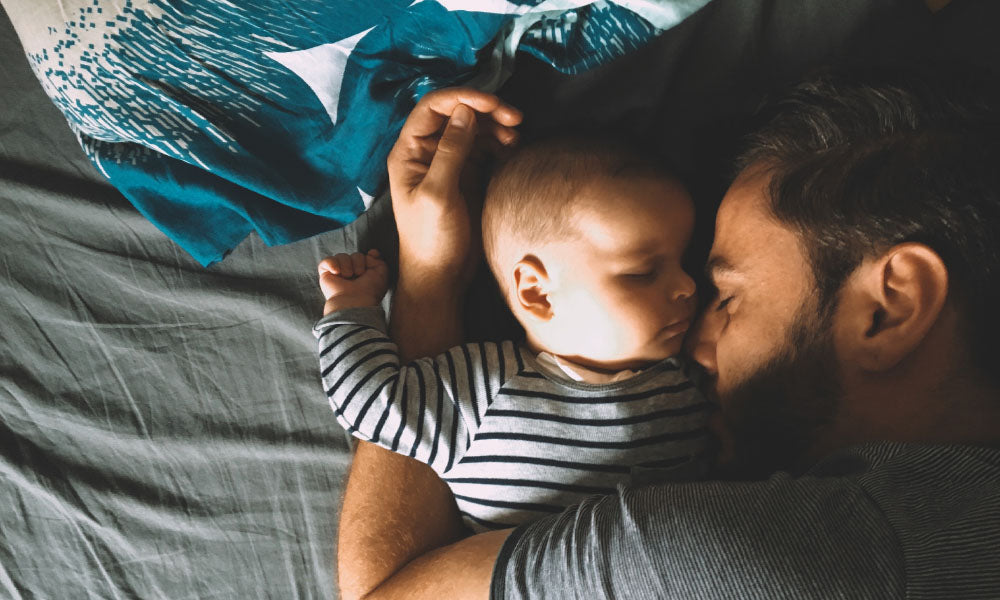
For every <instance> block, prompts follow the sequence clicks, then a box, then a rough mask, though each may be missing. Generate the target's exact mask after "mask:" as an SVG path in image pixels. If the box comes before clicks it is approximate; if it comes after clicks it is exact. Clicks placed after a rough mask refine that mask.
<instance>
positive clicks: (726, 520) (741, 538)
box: [491, 476, 904, 599]
mask: <svg viewBox="0 0 1000 600" xmlns="http://www.w3.org/2000/svg"><path fill="white" fill-rule="evenodd" d="M903 571H904V567H903V565H902V558H901V553H900V550H899V545H898V542H897V540H896V537H895V535H894V533H893V531H892V529H891V528H890V527H889V524H888V522H887V521H886V519H885V518H884V516H883V515H882V514H881V513H880V511H879V510H878V508H877V507H876V506H875V505H874V504H873V503H872V502H871V500H869V499H868V497H867V496H866V494H865V493H864V492H863V491H862V490H860V489H859V488H858V487H857V486H853V485H850V484H846V485H845V483H844V481H843V480H838V479H836V478H831V479H822V478H800V479H797V480H793V479H790V478H788V477H787V476H784V477H776V478H774V479H771V480H769V481H765V482H755V483H719V482H716V483H702V484H698V483H695V484H668V485H660V486H653V487H648V488H641V489H624V488H623V489H620V490H619V493H618V494H615V495H611V496H603V497H594V498H591V499H589V500H587V501H585V502H583V503H582V504H580V505H578V506H575V507H572V508H570V509H567V510H566V511H565V512H563V513H562V514H560V515H555V516H552V517H548V518H545V519H543V520H540V521H537V522H535V523H532V524H528V525H524V526H522V527H520V528H519V529H517V530H515V532H514V533H513V534H512V535H511V537H510V538H509V539H508V541H507V542H506V544H505V545H504V547H503V549H502V550H501V553H500V555H499V558H498V561H497V563H496V566H495V570H494V575H493V586H492V594H491V597H492V598H498V599H499V598H515V599H519V598H595V599H596V598H896V597H901V596H902V592H903V585H904V583H903Z"/></svg>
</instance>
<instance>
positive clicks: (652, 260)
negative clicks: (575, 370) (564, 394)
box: [545, 177, 695, 369]
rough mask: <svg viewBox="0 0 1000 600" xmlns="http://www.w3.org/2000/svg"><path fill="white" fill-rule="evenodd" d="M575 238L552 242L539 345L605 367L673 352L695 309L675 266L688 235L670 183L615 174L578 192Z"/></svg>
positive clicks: (688, 215) (683, 204) (687, 211)
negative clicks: (548, 309)
mask: <svg viewBox="0 0 1000 600" xmlns="http://www.w3.org/2000/svg"><path fill="white" fill-rule="evenodd" d="M575 216H576V218H577V221H576V224H577V230H578V231H579V233H580V235H579V239H573V240H569V241H567V242H566V243H557V244H554V245H553V246H552V247H551V249H552V256H551V258H550V260H547V261H546V263H545V264H546V268H547V269H548V271H549V274H550V276H551V277H552V280H553V281H552V283H553V286H552V289H551V290H550V292H549V302H550V303H551V306H552V309H553V317H552V319H551V321H550V322H549V323H548V324H547V326H546V329H547V332H546V333H547V335H546V336H545V337H546V339H545V345H546V346H547V347H548V348H547V349H548V350H549V351H551V352H554V353H555V354H558V355H561V356H565V357H567V358H571V359H572V358H575V359H576V360H578V361H581V362H583V363H584V364H588V363H589V364H592V365H594V366H601V367H604V368H609V369H619V368H635V367H638V366H643V365H646V364H649V363H650V362H654V361H658V360H662V359H664V358H667V357H669V356H673V355H676V354H678V353H679V352H680V350H681V343H682V341H683V338H684V334H685V332H686V331H687V329H688V327H689V326H690V324H691V319H692V317H693V316H694V310H695V284H694V281H693V280H692V279H691V277H689V276H688V274H687V273H685V272H684V270H683V268H682V266H681V264H682V260H683V258H684V252H685V250H686V249H687V246H688V243H689V242H690V240H691V234H692V230H693V228H694V206H693V204H692V202H691V198H690V196H689V195H688V194H687V192H686V191H685V190H684V189H683V188H682V187H681V186H680V185H679V184H677V183H675V182H673V181H671V180H669V179H658V178H651V177H642V178H634V177H633V178H626V177H617V178H610V179H606V180H599V181H597V182H595V183H594V184H591V185H588V186H587V188H586V189H585V190H584V191H583V192H582V193H581V196H580V202H579V209H578V210H576V212H575Z"/></svg>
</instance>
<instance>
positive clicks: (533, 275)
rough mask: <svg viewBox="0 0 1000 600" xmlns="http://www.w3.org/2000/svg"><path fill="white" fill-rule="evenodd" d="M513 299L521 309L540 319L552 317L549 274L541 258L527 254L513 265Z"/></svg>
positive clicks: (546, 319) (545, 319) (544, 319)
mask: <svg viewBox="0 0 1000 600" xmlns="http://www.w3.org/2000/svg"><path fill="white" fill-rule="evenodd" d="M513 276H514V301H515V302H516V303H517V305H518V306H520V307H521V310H522V311H524V312H525V313H527V314H528V315H530V316H531V317H534V318H535V319H538V320H540V321H548V320H549V319H551V318H552V305H551V304H549V296H548V293H549V292H548V288H549V275H548V272H547V271H546V270H545V265H544V264H542V261H541V259H539V258H538V257H537V256H535V255H533V254H528V255H526V256H525V257H524V258H522V259H521V260H519V261H517V263H516V264H515V265H514V271H513Z"/></svg>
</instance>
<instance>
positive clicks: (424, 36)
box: [8, 0, 708, 265]
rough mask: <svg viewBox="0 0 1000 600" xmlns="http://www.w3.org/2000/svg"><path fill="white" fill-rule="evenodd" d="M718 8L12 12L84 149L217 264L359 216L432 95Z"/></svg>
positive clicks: (125, 4) (348, 3) (105, 4)
mask: <svg viewBox="0 0 1000 600" xmlns="http://www.w3.org/2000/svg"><path fill="white" fill-rule="evenodd" d="M707 2H708V0H618V1H605V0H600V1H597V2H594V1H592V0H544V1H543V0H511V1H508V0H416V1H413V0H379V1H378V2H371V1H368V0H366V1H359V0H296V1H294V2H290V1H281V0H253V1H252V2H238V1H236V0H233V1H229V0H65V1H64V2H61V3H60V5H61V10H57V11H52V10H50V11H49V12H48V13H45V14H40V13H41V12H42V11H41V10H38V11H32V10H30V9H27V10H26V9H24V8H22V7H11V8H10V9H9V11H8V12H9V13H10V16H11V18H12V20H13V22H14V25H15V27H16V28H17V30H18V33H19V36H20V37H21V41H22V44H23V46H24V48H25V51H26V53H27V54H28V58H29V61H30V62H31V65H32V68H33V69H34V71H35V73H36V75H37V76H38V78H39V80H40V81H41V82H42V85H43V87H44V89H45V91H46V92H47V94H48V95H49V96H50V97H51V98H52V100H53V101H54V102H55V103H56V105H57V106H58V107H59V108H60V110H61V111H62V112H63V114H64V115H65V116H66V119H67V120H68V121H69V123H70V126H71V127H72V129H73V131H74V132H75V133H76V134H77V137H78V139H79V142H80V144H81V146H82V147H83V149H84V151H85V152H86V154H87V156H88V157H89V158H90V159H91V161H93V163H94V164H95V165H96V166H97V168H98V169H99V170H100V172H101V173H103V174H104V176H105V177H107V178H108V180H109V181H111V183H113V184H114V185H115V186H116V187H117V188H118V189H119V190H121V192H122V193H123V194H124V195H125V196H126V197H127V198H128V199H129V200H130V201H131V202H132V204H134V205H135V207H136V208H137V209H138V210H139V211H140V212H141V213H142V214H143V215H145V216H146V217H147V218H148V219H149V220H151V221H152V222H153V223H155V224H156V225H157V227H159V228H160V229H161V230H162V231H164V232H165V233H166V234H167V235H168V236H170V237H171V238H172V239H174V240H175V241H176V242H177V243H178V244H179V245H180V246H181V247H183V248H184V249H185V250H186V251H187V252H189V253H190V254H191V255H192V256H193V257H194V258H195V259H197V260H198V261H199V262H201V263H202V264H205V265H207V264H211V263H213V262H215V261H218V260H220V259H222V258H223V257H225V255H226V253H227V252H228V251H230V250H231V249H232V248H234V247H235V246H236V245H237V244H239V243H240V241H241V240H242V239H243V238H245V237H246V236H247V234H249V233H250V232H252V231H256V232H257V233H258V234H259V235H260V237H261V238H262V239H263V240H264V241H265V242H266V243H268V244H271V245H273V244H282V243H287V242H291V241H295V240H299V239H302V238H305V237H309V236H312V235H314V234H317V233H320V232H323V231H327V230H330V229H333V228H337V227H340V226H342V225H344V224H346V223H349V222H351V221H352V220H354V219H355V218H356V217H357V216H358V215H359V214H360V213H361V212H362V211H364V210H365V209H366V208H367V207H368V206H369V205H370V203H371V202H372V199H373V198H374V197H376V196H378V195H379V194H380V192H381V191H382V190H383V189H384V187H385V158H386V155H387V154H388V151H389V149H390V148H391V146H392V143H393V141H394V139H395V136H396V134H397V133H398V131H399V128H400V126H401V125H402V122H403V120H404V119H405V117H406V115H407V114H408V112H409V111H410V109H411V108H412V107H413V105H414V104H415V102H416V101H417V100H418V99H419V98H420V97H421V95H423V94H424V93H426V92H427V91H429V90H432V89H436V88H440V87H445V86H450V85H456V84H464V85H472V86H475V87H478V88H480V89H484V90H488V91H493V90H496V89H497V88H498V87H499V85H500V84H501V83H502V82H503V81H504V80H505V79H506V77H508V76H509V75H510V74H511V70H512V65H513V58H514V54H515V52H517V51H525V52H529V53H530V54H532V55H534V56H535V57H537V58H539V59H541V60H543V61H545V62H547V63H549V64H550V65H552V66H553V67H554V68H556V69H558V70H560V71H562V72H565V73H570V74H572V73H577V72H580V71H583V70H586V69H588V68H590V67H593V66H596V65H599V64H603V63H606V62H608V61H610V60H612V59H614V58H617V57H619V56H622V55H624V54H626V53H628V52H630V51H633V50H635V49H637V48H639V47H641V46H642V45H643V44H644V43H646V42H647V41H649V40H651V39H652V38H653V37H655V36H656V35H658V34H659V33H661V32H662V31H664V30H665V29H668V28H669V27H671V26H673V25H675V24H676V23H678V22H680V21H682V20H683V19H684V18H686V17H687V16H689V15H690V14H692V13H693V12H695V11H696V10H697V9H699V8H701V6H703V5H704V4H706V3H707Z"/></svg>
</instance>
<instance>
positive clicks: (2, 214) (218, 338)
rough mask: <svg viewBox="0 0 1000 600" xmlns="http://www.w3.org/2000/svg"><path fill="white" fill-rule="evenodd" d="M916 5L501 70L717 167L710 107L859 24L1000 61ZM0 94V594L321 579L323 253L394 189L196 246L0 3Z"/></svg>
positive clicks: (691, 166)
mask: <svg viewBox="0 0 1000 600" xmlns="http://www.w3.org/2000/svg"><path fill="white" fill-rule="evenodd" d="M919 4H920V3H919V2H915V1H910V0H883V1H877V2H876V1H873V0H852V1H849V2H848V1H845V2H839V3H830V2H826V1H825V0H815V1H814V2H804V1H801V0H794V1H792V2H787V3H780V2H770V1H763V0H761V1H759V2H754V1H750V0H717V1H716V2H713V3H712V4H711V5H709V7H707V9H708V10H706V11H703V13H704V14H702V13H699V15H698V17H697V18H693V19H691V20H689V21H688V22H685V23H684V24H682V25H681V26H680V27H678V28H677V32H676V36H674V37H670V38H664V39H662V40H658V41H657V42H655V43H654V44H652V45H651V46H650V47H648V48H646V49H644V50H643V51H642V52H640V53H639V56H637V57H636V58H635V59H630V61H626V62H623V63H620V64H615V65H609V66H606V67H601V68H599V69H597V70H595V71H594V72H593V73H591V74H589V75H585V76H580V77H576V78H573V77H568V76H562V75H553V74H551V73H550V72H548V71H546V70H545V68H543V67H542V66H541V65H540V63H537V62H532V61H530V60H529V61H527V62H526V64H525V65H522V66H520V67H519V69H518V72H519V73H522V74H524V76H523V77H522V78H521V79H518V77H517V76H515V78H514V79H512V80H511V82H510V86H509V87H508V88H507V90H505V93H506V94H507V95H508V96H509V97H510V98H512V99H514V100H515V101H516V102H517V103H518V104H520V105H521V106H522V107H523V108H525V109H526V111H527V112H528V115H529V119H528V122H527V123H526V127H527V128H529V129H535V130H542V129H546V128H552V127H554V126H555V125H557V124H559V123H560V122H562V123H565V122H567V121H580V120H603V121H609V120H614V119H617V120H618V122H620V123H622V124H623V126H624V127H626V128H631V129H636V130H640V131H647V132H648V134H649V135H650V136H651V137H654V138H655V139H656V140H657V144H656V147H657V148H658V151H660V152H661V153H662V154H663V155H664V156H666V157H669V158H672V160H673V162H674V164H675V165H677V168H678V169H679V170H680V171H682V172H684V173H685V175H686V176H688V177H689V178H691V179H692V181H695V182H697V181H699V177H700V178H701V180H703V181H707V182H709V184H707V185H705V186H702V187H704V188H705V189H709V190H711V189H713V186H715V188H717V187H719V186H720V184H719V181H720V175H719V173H718V172H716V171H715V167H716V166H718V165H722V164H723V162H720V161H717V160H716V159H717V154H720V153H721V154H724V153H725V152H724V151H725V150H726V148H724V147H720V148H719V149H718V150H719V152H718V153H713V152H712V151H710V150H711V148H712V147H713V143H714V142H718V143H720V144H721V143H722V140H725V139H728V135H729V134H730V132H729V131H728V130H727V129H726V128H725V127H721V126H720V124H725V123H729V122H731V121H733V120H734V119H736V117H738V116H739V115H740V114H744V113H745V112H746V111H747V110H748V108H749V107H752V105H753V104H754V103H755V102H756V99H757V98H758V97H759V93H760V92H761V91H762V89H764V88H766V85H764V84H763V83H762V82H764V81H766V80H767V78H768V77H769V76H774V75H775V74H783V75H787V74H789V73H793V72H795V71H797V70H801V69H803V68H806V67H807V66H808V65H809V64H810V63H815V62H817V61H823V60H826V59H828V58H830V57H832V56H837V55H838V54H840V53H841V52H840V49H842V48H843V47H844V46H845V44H846V42H845V40H850V43H849V44H848V45H849V46H850V47H852V48H853V47H856V48H861V49H865V50H866V51H867V49H868V48H871V45H870V44H867V45H866V44H864V43H862V41H863V36H862V33H863V32H865V31H868V32H869V33H868V34H867V35H868V36H869V39H871V37H872V34H871V31H872V30H874V31H875V35H874V37H875V38H878V39H889V40H896V39H897V38H898V39H900V40H901V39H903V38H906V37H914V36H915V37H916V39H917V41H918V42H919V44H920V45H923V46H928V45H929V46H930V47H931V48H932V50H933V51H934V52H939V51H940V49H941V48H945V47H947V48H950V49H951V51H952V52H954V53H955V54H956V55H961V56H967V57H974V58H975V59H976V60H977V61H979V62H981V63H983V64H986V65H990V64H993V65H996V64H998V63H997V62H996V61H997V60H998V59H1000V54H998V53H997V42H996V41H995V36H994V35H993V24H994V23H996V22H997V21H996V16H997V12H996V9H995V8H990V6H991V4H992V6H994V7H995V6H997V4H995V3H993V1H992V0H955V8H956V9H959V8H962V7H969V8H968V10H966V9H964V8H963V9H962V10H965V12H962V11H960V10H955V11H952V12H951V13H950V14H949V15H943V17H947V18H946V19H944V23H945V24H946V25H947V26H948V28H950V29H945V30H944V31H929V30H927V29H926V26H927V23H926V20H927V19H926V18H925V16H924V15H922V13H921V12H920V11H919V10H918V8H919ZM806 6H808V7H811V8H808V9H807V8H804V7H806ZM977 11H978V12H977ZM990 11H993V12H990ZM956 31H957V32H958V33H959V34H960V35H955V32H956ZM949 32H950V33H949ZM723 40H728V41H727V42H725V43H723ZM765 42H766V43H765ZM891 45H896V44H891ZM654 75H655V76H654ZM544 98H549V99H550V101H548V102H544V101H543V100H542V99H544ZM0 106H2V107H3V109H2V110H0V331H2V333H0V597H3V598H73V599H78V598H171V599H184V598H234V599H255V598H335V597H336V590H335V589H334V581H335V578H336V574H335V570H334V568H333V562H334V554H335V532H336V526H337V515H338V508H339V502H340V496H341V494H342V486H343V478H344V476H345V474H346V472H347V469H348V466H349V462H350V452H349V443H348V439H347V437H346V435H345V433H344V432H343V430H341V429H340V427H339V426H338V425H337V424H336V422H335V420H334V419H333V417H332V415H331V414H330V413H329V409H328V407H327V404H326V400H325V398H324V397H323V394H322V391H321V388H320V383H319V375H318V372H317V369H316V359H315V356H314V340H313V338H312V334H311V333H310V328H311V325H312V324H313V322H314V319H315V318H316V317H317V316H318V313H319V311H320V305H321V295H320V293H319V290H318V289H317V288H316V286H315V284H314V272H315V264H316V262H317V261H318V260H319V259H320V258H321V257H322V256H324V255H325V254H328V253H330V252H335V251H339V250H342V249H352V248H355V247H363V248H364V247H370V246H372V245H374V246H376V247H379V248H380V249H382V250H383V252H384V253H385V254H386V256H392V255H393V251H394V249H393V245H394V236H393V224H392V220H391V215H390V214H389V211H388V210H386V209H387V206H386V204H382V203H376V204H375V206H374V208H373V210H372V211H370V212H369V213H366V215H365V216H364V217H362V219H361V220H359V221H358V222H356V224H354V225H352V226H351V227H349V228H347V229H345V230H341V231H339V232H333V233H327V234H323V235H321V236H318V237H314V238H310V239H308V240H304V241H301V242H297V243H295V244H291V245H287V246H280V247H267V246H265V245H264V244H263V243H262V242H261V241H260V240H259V239H256V238H254V237H253V236H251V237H250V238H248V239H247V240H246V241H245V242H244V243H243V244H241V245H240V246H239V247H238V248H237V249H236V250H235V251H234V252H233V253H232V255H231V256H230V257H228V258H227V259H226V260H225V261H223V262H222V263H219V264H217V265H214V266H212V267H210V268H203V267H201V266H199V265H198V264H197V263H196V262H195V261H194V260H193V259H192V258H190V256H189V255H188V254H187V253H185V252H184V251H183V250H181V249H180V248H179V247H178V246H177V245H176V244H174V243H173V242H172V241H170V240H169V239H168V238H167V237H166V236H165V235H164V234H162V233H161V232H160V231H159V230H157V229H156V228H155V227H154V226H153V225H152V224H151V223H150V222H149V221H147V220H146V219H145V218H143V217H142V216H141V215H140V214H139V213H138V212H136V210H135V209H134V208H133V207H132V206H131V205H130V204H129V202H128V201H127V200H126V199H125V198H123V197H122V196H121V195H119V194H118V193H117V192H116V191H115V190H114V188H112V187H111V186H110V185H109V184H108V183H107V182H106V181H105V180H104V179H103V177H102V176H101V175H100V174H98V173H97V172H96V171H95V170H94V169H93V167H92V166H91V164H90V163H89V161H88V160H87V159H86V158H85V156H84V155H83V153H82V152H81V150H80V147H79V145H78V143H77V140H75V139H74V137H73V136H72V134H71V133H70V132H69V130H68V128H67V127H66V125H65V121H64V120H63V119H62V117H61V116H60V114H59V112H58V111H57V110H56V109H55V108H54V107H53V106H52V105H51V104H50V103H49V102H48V100H47V98H46V97H45V95H44V94H43V92H42V90H41V88H40V86H39V85H38V82H37V81H36V80H35V79H34V77H33V76H32V74H31V72H30V70H29V69H28V65H27V62H26V61H25V60H24V57H23V54H22V52H21V50H20V48H19V47H18V43H17V40H16V38H15V37H14V36H13V33H12V31H11V29H10V26H9V24H8V22H7V20H6V18H4V17H3V15H2V13H0ZM560 119H562V121H560ZM713 135H714V136H715V137H713ZM713 161H714V162H713ZM699 162H704V164H707V165H709V166H710V168H708V169H707V170H705V171H697V169H696V164H698V163H699ZM719 168H720V169H721V167H719ZM699 199H700V200H699V201H700V202H701V203H702V208H703V209H706V210H703V211H702V213H701V215H702V216H703V218H702V223H703V226H704V224H705V223H708V224H709V226H710V224H711V218H710V217H711V215H710V209H711V206H712V203H713V202H714V201H715V200H717V196H714V195H712V194H707V195H706V194H704V193H703V194H700V195H699ZM706 211H707V212H708V213H709V214H708V216H707V217H705V216H704V213H705V212H706ZM703 228H704V227H703ZM472 323H473V324H475V323H476V321H475V320H474V321H473V322H472ZM479 323H480V324H484V323H485V324H487V325H488V324H489V323H488V320H481V321H479Z"/></svg>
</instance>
